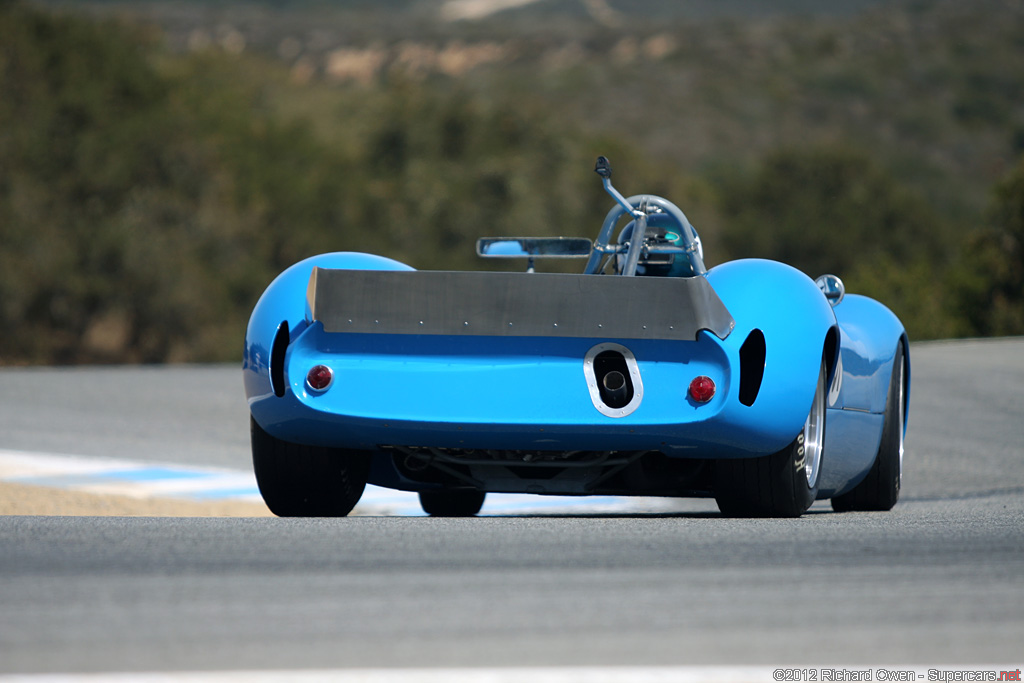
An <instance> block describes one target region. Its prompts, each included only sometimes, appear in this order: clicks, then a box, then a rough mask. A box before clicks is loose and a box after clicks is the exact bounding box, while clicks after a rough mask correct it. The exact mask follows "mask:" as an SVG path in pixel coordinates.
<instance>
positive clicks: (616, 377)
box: [601, 370, 629, 406]
mask: <svg viewBox="0 0 1024 683" xmlns="http://www.w3.org/2000/svg"><path fill="white" fill-rule="evenodd" d="M601 386H602V388H603V389H604V392H603V393H604V402H605V403H607V404H608V405H610V406H624V405H626V403H627V401H626V396H627V394H628V393H629V390H628V389H627V387H626V376H625V375H623V374H622V373H621V372H619V371H618V370H610V371H608V372H606V373H605V375H604V377H602V378H601Z"/></svg>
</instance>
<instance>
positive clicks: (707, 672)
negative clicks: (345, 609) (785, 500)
mask: <svg viewBox="0 0 1024 683" xmlns="http://www.w3.org/2000/svg"><path fill="white" fill-rule="evenodd" d="M773 671H774V669H772V668H768V667H713V666H711V667H690V666H683V667H601V668H598V667H564V668H563V667H543V668H542V667H529V668H511V669H482V668H480V669H455V668H450V669H336V670H309V671H210V672H206V671H197V672H180V673H101V674H43V675H25V676H17V675H16V676H0V683H100V682H103V683H107V682H109V683H522V682H523V681H529V683H632V682H633V681H642V682H643V683H741V682H749V683H761V682H764V683H768V682H769V681H773V680H775V679H773V678H772V672H773Z"/></svg>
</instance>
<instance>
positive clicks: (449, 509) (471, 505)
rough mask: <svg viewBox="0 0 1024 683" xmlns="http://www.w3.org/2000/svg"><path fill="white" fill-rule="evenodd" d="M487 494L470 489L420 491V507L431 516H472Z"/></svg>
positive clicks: (478, 510)
mask: <svg viewBox="0 0 1024 683" xmlns="http://www.w3.org/2000/svg"><path fill="white" fill-rule="evenodd" d="M486 497H487V494H486V493H484V492H483V491H473V490H471V489H456V490H451V491H420V507H422V508H423V511H424V512H426V513H427V514H428V515H430V516H431V517H472V516H473V515H475V514H477V513H478V512H480V508H482V507H483V506H484V498H486Z"/></svg>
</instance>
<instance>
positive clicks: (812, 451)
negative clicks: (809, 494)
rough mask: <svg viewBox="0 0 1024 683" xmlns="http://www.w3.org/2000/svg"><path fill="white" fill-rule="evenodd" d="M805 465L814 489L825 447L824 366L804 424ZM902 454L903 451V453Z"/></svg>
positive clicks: (805, 471)
mask: <svg viewBox="0 0 1024 683" xmlns="http://www.w3.org/2000/svg"><path fill="white" fill-rule="evenodd" d="M802 437H803V449H804V453H803V456H804V457H803V463H804V476H806V477H807V487H808V488H811V489H813V488H814V487H815V486H817V484H818V473H819V470H820V469H821V453H822V451H823V450H824V446H825V443H824V441H825V367H824V365H822V368H821V372H819V373H818V387H817V389H816V390H815V392H814V402H813V403H812V404H811V412H810V413H809V414H808V415H807V421H806V422H804V431H803V434H802ZM901 452H902V451H901Z"/></svg>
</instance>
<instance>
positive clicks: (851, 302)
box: [243, 157, 910, 517]
mask: <svg viewBox="0 0 1024 683" xmlns="http://www.w3.org/2000/svg"><path fill="white" fill-rule="evenodd" d="M596 171H597V173H598V174H599V175H600V176H601V177H602V182H603V183H604V187H605V189H606V191H607V192H608V193H609V194H610V195H611V197H612V198H613V199H614V200H615V203H614V206H613V208H612V209H611V211H610V212H609V213H608V215H607V217H606V218H605V220H604V224H603V225H602V226H601V230H600V233H599V234H598V236H597V239H596V241H595V242H593V243H591V242H590V240H586V239H582V240H581V239H569V238H488V239H481V240H480V241H479V242H478V244H477V251H478V253H479V254H480V255H481V256H485V257H498V258H509V257H518V258H526V259H528V261H529V267H528V269H527V272H525V273H523V272H518V273H507V272H448V271H417V270H414V269H413V268H411V267H409V266H407V265H404V264H402V263H399V262H397V261H394V260H391V259H388V258H384V257H381V256H373V255H369V254H362V253H330V254H322V255H319V256H314V257H311V258H308V259H306V260H304V261H302V262H300V263H297V264H295V265H294V266H292V267H290V268H288V269H287V270H286V271H284V272H283V273H282V274H281V275H280V276H278V277H277V278H276V279H275V280H274V281H273V282H272V283H271V285H270V286H269V287H268V288H267V290H266V292H264V294H263V296H262V297H261V298H260V300H259V302H258V303H257V304H256V307H255V310H253V313H252V317H251V319H250V321H249V326H248V330H247V333H246V339H245V360H244V368H243V375H244V378H245V390H246V395H247V396H248V402H249V408H250V411H251V413H252V415H251V418H252V419H251V425H252V453H253V464H254V467H255V471H256V478H257V481H258V483H259V487H260V491H261V493H262V495H263V498H264V500H265V501H266V503H267V505H268V506H269V507H270V509H271V511H273V512H274V513H275V514H277V515H281V516H344V515H347V514H348V513H349V512H350V511H351V510H352V509H353V507H354V506H355V505H356V503H357V502H358V501H359V498H360V496H361V495H362V492H363V489H364V487H365V485H366V484H367V483H368V482H369V483H372V484H376V485H378V486H384V487H388V488H393V489H400V490H405V491H416V492H418V493H419V497H420V501H421V503H422V506H423V509H424V510H425V511H426V512H427V513H429V514H432V515H438V516H445V515H447V516H467V515H474V514H476V513H477V512H479V511H480V508H481V506H482V505H483V502H484V497H485V495H486V494H487V493H488V492H506V493H534V494H559V495H580V496H584V495H594V494H601V495H627V496H629V495H637V496H639V495H642V496H675V497H714V498H715V500H716V502H717V503H718V507H719V509H720V510H721V511H722V512H723V513H724V514H725V515H730V516H769V517H797V516H799V515H801V514H803V513H804V512H805V511H806V510H807V509H808V507H810V505H811V504H812V503H813V502H814V501H815V500H817V499H826V498H829V499H831V500H832V507H833V508H834V509H835V510H837V511H846V510H888V509H890V508H892V506H893V505H894V504H895V503H896V500H897V498H898V496H899V491H900V479H901V472H902V459H903V439H904V434H905V430H906V422H907V404H908V398H909V386H910V357H909V353H908V352H909V347H908V342H907V335H906V332H905V331H904V329H903V325H902V324H901V323H900V321H899V320H898V319H897V318H896V316H895V315H893V313H892V312H890V311H889V310H888V309H887V308H886V307H885V306H883V305H882V304H880V303H878V302H876V301H874V300H871V299H868V298H866V297H862V296H857V295H854V294H848V295H847V294H845V291H844V287H843V284H842V282H841V281H840V279H839V278H838V277H836V276H834V275H824V276H822V277H820V278H818V279H817V280H811V279H810V278H808V277H807V276H806V275H804V274H803V273H801V272H800V271H798V270H796V269H794V268H791V267H790V266H787V265H784V264H782V263H778V262H775V261H767V260H758V259H744V260H737V261H731V262H728V263H724V264H722V265H720V266H717V267H714V268H712V269H711V270H707V269H706V268H705V266H704V261H703V254H702V248H701V244H700V240H699V238H698V236H697V233H696V232H695V231H694V229H693V227H692V226H691V225H690V222H689V220H687V218H686V216H685V215H684V214H683V212H682V211H681V210H680V209H679V208H678V207H677V206H675V205H674V204H673V203H672V202H670V201H668V200H666V199H663V198H661V197H657V196H651V195H637V196H633V197H629V198H625V197H623V196H622V195H621V194H620V193H619V192H618V191H617V190H616V189H615V188H614V187H613V186H612V184H611V169H610V166H609V164H608V162H607V159H605V158H604V157H601V158H599V159H598V164H597V168H596ZM623 222H625V225H623V226H622V229H621V230H619V231H618V234H617V235H615V234H614V233H616V232H617V230H616V229H617V227H618V226H619V225H620V224H622V223H623ZM572 257H579V258H586V259H587V265H586V267H585V268H584V271H583V274H560V273H537V272H533V271H534V268H533V263H534V260H535V259H541V258H572ZM826 427H827V429H826Z"/></svg>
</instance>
